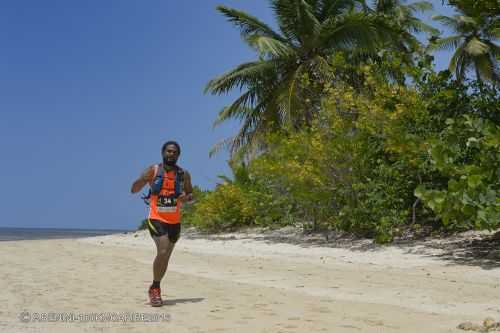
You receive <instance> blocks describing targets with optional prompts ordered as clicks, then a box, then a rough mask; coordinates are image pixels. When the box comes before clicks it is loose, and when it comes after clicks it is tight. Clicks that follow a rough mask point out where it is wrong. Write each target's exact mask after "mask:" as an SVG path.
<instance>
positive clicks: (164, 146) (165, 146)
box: [161, 141, 181, 155]
mask: <svg viewBox="0 0 500 333" xmlns="http://www.w3.org/2000/svg"><path fill="white" fill-rule="evenodd" d="M169 145H174V146H175V147H176V148H177V152H178V153H179V155H180V154H181V146H180V145H179V144H178V143H177V142H176V141H167V142H165V143H164V144H163V146H162V147H161V153H162V155H163V153H164V152H165V149H167V146H169Z"/></svg>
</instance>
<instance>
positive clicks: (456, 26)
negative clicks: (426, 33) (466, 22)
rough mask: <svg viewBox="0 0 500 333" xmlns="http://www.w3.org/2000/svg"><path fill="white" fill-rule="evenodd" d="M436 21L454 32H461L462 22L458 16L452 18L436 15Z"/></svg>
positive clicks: (434, 18)
mask: <svg viewBox="0 0 500 333" xmlns="http://www.w3.org/2000/svg"><path fill="white" fill-rule="evenodd" d="M432 19H433V20H434V21H438V22H440V23H441V24H443V25H445V26H447V27H449V28H451V29H452V30H453V31H459V30H460V22H459V21H458V20H457V17H456V16H453V17H450V16H445V15H434V16H432Z"/></svg>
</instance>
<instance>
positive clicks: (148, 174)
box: [130, 166, 154, 193]
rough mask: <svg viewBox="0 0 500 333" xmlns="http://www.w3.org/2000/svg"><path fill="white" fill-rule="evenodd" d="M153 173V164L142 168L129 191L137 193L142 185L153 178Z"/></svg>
mask: <svg viewBox="0 0 500 333" xmlns="http://www.w3.org/2000/svg"><path fill="white" fill-rule="evenodd" d="M153 174H154V166H150V167H148V168H146V170H144V171H143V172H142V173H141V175H140V176H139V178H137V180H136V181H135V182H134V183H133V184H132V188H131V189H130V192H132V193H137V192H139V191H140V190H141V189H142V188H143V187H144V185H146V184H147V183H149V182H150V181H151V180H152V179H153Z"/></svg>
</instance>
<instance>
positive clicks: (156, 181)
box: [142, 164, 184, 206]
mask: <svg viewBox="0 0 500 333" xmlns="http://www.w3.org/2000/svg"><path fill="white" fill-rule="evenodd" d="M156 167H157V168H158V169H157V172H156V175H155V177H154V178H153V182H152V183H151V188H150V189H149V191H148V194H147V195H145V196H143V197H142V199H143V200H144V202H145V203H146V205H148V206H149V200H150V199H151V195H153V194H155V195H158V194H160V192H161V188H162V185H163V177H164V176H165V169H164V168H163V164H157V165H156ZM174 171H175V181H174V191H175V193H174V197H175V198H178V197H179V196H180V195H181V194H182V192H183V190H184V170H183V169H182V168H181V167H179V166H177V165H175V166H174Z"/></svg>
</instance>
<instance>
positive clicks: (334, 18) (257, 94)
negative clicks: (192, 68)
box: [205, 0, 383, 154]
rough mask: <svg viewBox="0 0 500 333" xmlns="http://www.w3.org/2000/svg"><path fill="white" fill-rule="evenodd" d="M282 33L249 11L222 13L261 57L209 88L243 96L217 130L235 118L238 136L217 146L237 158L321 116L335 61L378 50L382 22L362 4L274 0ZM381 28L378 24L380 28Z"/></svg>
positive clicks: (333, 0) (222, 117)
mask: <svg viewBox="0 0 500 333" xmlns="http://www.w3.org/2000/svg"><path fill="white" fill-rule="evenodd" d="M269 1H270V4H271V9H272V10H273V12H274V14H275V17H276V20H277V24H278V28H279V31H275V30H273V29H272V28H271V27H270V26H268V25H267V24H265V23H263V22H262V21H260V20H259V19H257V18H256V17H254V16H251V15H249V14H247V13H245V12H243V11H239V10H236V9H231V8H227V7H224V6H219V7H217V9H218V10H219V11H220V12H221V13H222V14H223V15H224V16H225V17H226V18H227V19H228V20H229V21H230V22H231V23H233V24H234V25H235V26H236V27H238V28H239V30H240V32H241V35H242V37H243V40H244V41H245V42H246V43H247V44H248V45H249V46H250V47H251V48H253V49H254V50H255V51H256V52H257V54H258V59H257V60H255V61H251V62H247V63H244V64H241V65H239V66H237V67H236V68H234V69H232V70H230V71H228V72H226V73H224V74H223V75H221V76H219V77H216V78H214V79H212V80H211V81H210V82H208V84H207V86H206V88H205V92H210V93H212V94H216V95H220V94H227V93H228V92H229V91H231V90H233V89H235V88H239V89H240V91H242V94H241V96H239V97H238V98H237V99H236V100H235V101H234V102H233V103H232V104H231V105H229V106H227V107H225V108H224V109H223V110H222V111H221V112H220V113H219V116H218V118H217V121H216V122H215V124H218V123H220V122H223V121H226V120H228V119H230V118H235V119H238V120H240V121H241V123H242V126H241V129H240V131H239V133H238V134H237V135H236V136H235V137H233V138H229V139H228V140H226V141H224V142H222V143H221V144H219V145H217V146H216V147H215V149H214V150H213V152H215V151H217V150H218V149H220V148H222V147H228V148H230V151H231V153H233V154H234V153H235V152H236V151H237V150H238V149H240V148H241V147H243V146H251V147H252V146H253V147H255V146H256V145H258V143H259V140H260V139H261V138H262V137H263V136H264V135H265V134H266V133H269V132H273V131H277V130H282V129H285V128H292V129H293V128H300V127H303V126H305V125H307V124H309V123H310V122H311V120H312V118H313V116H314V114H315V113H316V112H317V111H318V109H319V106H320V97H321V90H322V83H324V82H327V81H329V79H330V78H329V77H328V75H327V73H328V68H329V64H328V57H329V56H330V55H332V54H333V53H335V52H342V51H343V52H346V53H353V52H365V53H368V52H374V50H375V49H376V46H377V42H378V41H379V40H380V37H381V33H380V31H381V29H382V28H383V26H382V27H381V26H380V23H379V22H377V21H376V17H375V16H374V15H371V14H370V13H367V11H366V8H367V7H366V4H365V3H364V1H362V0H269ZM377 24H378V25H377Z"/></svg>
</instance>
